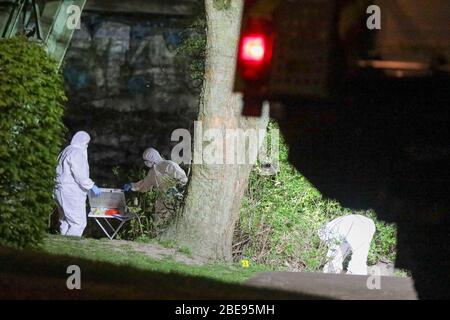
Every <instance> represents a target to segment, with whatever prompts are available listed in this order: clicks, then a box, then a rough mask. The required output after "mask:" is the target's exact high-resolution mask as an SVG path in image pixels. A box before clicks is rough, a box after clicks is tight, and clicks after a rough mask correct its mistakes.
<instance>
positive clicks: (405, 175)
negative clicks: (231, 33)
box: [234, 0, 450, 299]
mask: <svg viewBox="0 0 450 320" xmlns="http://www.w3.org/2000/svg"><path fill="white" fill-rule="evenodd" d="M449 18H450V2H448V1H445V0H429V1H426V2H425V1H421V0H374V1H367V0H266V1H263V0H247V1H245V7H244V13H243V17H242V22H241V33H240V39H239V44H238V52H237V65H236V70H235V85H234V91H235V92H238V93H241V94H242V97H243V105H244V106H243V111H242V113H243V115H244V116H259V115H260V114H261V108H262V104H263V102H264V101H268V102H270V116H271V118H272V119H274V120H275V121H276V122H277V123H278V126H279V128H280V131H281V133H282V135H283V138H284V140H285V142H286V144H287V145H288V147H289V160H290V162H291V163H292V164H293V165H294V166H295V167H296V168H297V169H298V170H299V171H300V172H301V173H302V174H303V175H304V176H305V177H306V178H307V179H308V180H309V181H310V182H311V183H312V184H313V185H314V186H315V187H317V188H318V190H319V191H320V192H321V193H322V194H323V195H324V196H325V197H327V198H331V199H336V200H338V201H339V202H340V203H341V204H342V205H344V206H346V207H350V208H355V209H373V210H374V211H375V212H376V214H377V216H378V217H379V218H381V219H383V220H384V221H386V222H389V223H395V224H396V225H397V257H396V261H395V263H396V267H397V268H403V269H408V270H410V271H411V274H412V276H413V279H414V283H415V287H416V290H417V292H418V295H419V298H421V299H429V298H431V299H434V298H449V297H450V275H449V272H448V271H449V270H450V260H449V254H450V246H449V245H448V243H449V242H450V241H449V240H450V216H449V209H450V197H449V195H448V191H449V190H450V185H449V181H450V170H449V169H450V168H449V164H450V145H449V141H450V139H449V137H450V111H449V106H450V65H449V61H450V41H449V39H450V28H449V24H448V21H449Z"/></svg>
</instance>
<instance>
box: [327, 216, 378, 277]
mask: <svg viewBox="0 0 450 320" xmlns="http://www.w3.org/2000/svg"><path fill="white" fill-rule="evenodd" d="M374 233H375V223H374V222H373V220H372V219H369V218H367V217H364V216H361V215H356V214H350V215H347V216H343V217H339V218H336V219H334V220H332V221H330V222H328V223H327V224H325V225H324V226H322V227H321V228H320V229H319V237H320V239H321V240H322V241H323V242H324V243H326V244H327V246H328V252H327V263H326V264H325V266H324V268H323V272H325V273H341V272H342V269H343V266H342V265H343V262H344V260H345V258H346V257H347V256H348V255H349V254H350V252H351V253H352V258H351V260H350V262H349V264H348V268H347V274H358V275H367V256H368V254H369V249H370V243H371V242H372V238H373V235H374Z"/></svg>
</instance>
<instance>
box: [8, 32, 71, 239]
mask: <svg viewBox="0 0 450 320" xmlns="http://www.w3.org/2000/svg"><path fill="white" fill-rule="evenodd" d="M65 100H66V97H65V93H64V88H63V80H62V75H61V74H60V73H59V72H58V68H57V65H56V63H55V62H53V61H52V60H51V59H50V58H49V57H48V56H47V54H46V53H45V51H44V49H43V48H42V47H41V46H40V45H39V44H37V43H35V42H30V41H28V40H27V39H26V38H24V37H16V38H12V39H3V40H0V114H1V121H0V197H1V198H0V199H1V202H0V244H3V245H9V246H14V247H29V246H35V245H37V244H39V243H40V242H41V240H42V237H43V234H44V232H45V230H46V224H47V218H48V216H49V214H50V213H51V211H52V208H53V205H54V202H53V199H52V190H53V184H54V172H55V164H56V159H57V156H58V153H59V151H60V145H61V142H62V137H63V133H64V126H63V123H62V115H63V106H62V103H63V102H64V101H65Z"/></svg>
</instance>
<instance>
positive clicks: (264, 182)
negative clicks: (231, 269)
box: [234, 124, 396, 271]
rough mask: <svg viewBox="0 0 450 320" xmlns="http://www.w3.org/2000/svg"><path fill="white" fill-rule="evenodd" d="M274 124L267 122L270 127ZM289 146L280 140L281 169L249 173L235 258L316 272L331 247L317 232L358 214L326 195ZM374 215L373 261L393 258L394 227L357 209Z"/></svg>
mask: <svg viewBox="0 0 450 320" xmlns="http://www.w3.org/2000/svg"><path fill="white" fill-rule="evenodd" d="M272 128H274V125H273V124H270V125H269V130H270V129H272ZM287 157H288V150H287V147H286V145H285V144H284V143H283V142H281V143H280V168H279V172H278V173H277V175H276V176H264V175H260V174H259V169H258V167H255V169H254V170H253V171H252V172H251V174H250V178H249V187H248V191H247V193H246V196H245V197H244V200H243V204H242V208H241V215H240V220H239V223H238V228H237V232H236V238H235V245H234V251H235V252H234V253H235V258H236V259H241V258H243V257H245V258H251V259H252V260H253V261H256V262H258V263H266V264H269V265H273V266H274V267H281V266H284V267H288V268H289V269H291V270H302V271H318V270H320V268H321V266H322V265H323V264H324V262H325V254H326V251H327V248H326V246H325V245H324V244H322V243H321V242H320V239H319V237H318V235H317V231H318V229H319V227H320V226H321V225H322V224H324V223H325V222H327V221H330V220H332V219H334V218H336V217H338V216H342V215H345V214H350V213H355V212H353V211H351V210H349V209H345V208H342V207H341V206H340V205H339V204H338V203H337V202H336V201H332V200H327V199H324V198H322V196H321V194H320V193H319V191H318V190H317V189H315V188H314V187H313V186H312V185H311V184H310V183H309V182H308V181H307V179H306V178H305V177H303V176H302V175H301V174H300V173H298V171H296V169H295V168H293V167H292V166H291V165H290V164H289V162H288V160H287ZM357 213H358V214H362V215H366V216H369V217H371V218H373V219H374V220H375V223H376V227H377V232H376V235H375V237H374V240H373V241H372V247H371V250H370V253H369V263H370V264H373V263H376V262H377V261H378V260H380V259H387V260H391V261H392V259H393V257H394V254H395V242H396V238H395V229H394V227H393V226H391V225H386V224H384V223H382V222H381V221H378V220H376V219H375V215H374V214H373V213H372V212H370V211H365V212H357Z"/></svg>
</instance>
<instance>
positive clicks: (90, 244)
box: [41, 235, 273, 283]
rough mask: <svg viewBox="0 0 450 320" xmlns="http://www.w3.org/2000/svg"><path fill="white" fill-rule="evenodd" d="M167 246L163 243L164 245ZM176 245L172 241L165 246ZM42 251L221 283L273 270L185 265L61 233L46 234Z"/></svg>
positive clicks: (214, 264)
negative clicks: (57, 234)
mask: <svg viewBox="0 0 450 320" xmlns="http://www.w3.org/2000/svg"><path fill="white" fill-rule="evenodd" d="M166 245H167V244H166ZM166 247H170V248H176V247H175V245H174V244H171V245H170V246H166ZM41 250H42V251H44V252H46V253H49V254H52V255H68V256H71V257H77V258H83V259H87V260H91V261H98V262H107V263H111V264H114V265H118V266H129V267H133V268H137V269H141V270H147V271H157V272H163V273H167V274H169V273H178V274H181V275H190V276H198V277H205V278H209V279H216V280H220V281H223V282H230V283H241V282H243V281H245V280H247V279H249V278H250V277H251V276H252V275H253V274H254V273H256V272H264V271H273V269H271V268H269V267H267V266H262V265H254V264H250V266H249V267H248V268H243V267H242V266H241V265H240V264H236V263H234V264H225V263H210V264H205V265H187V264H183V263H180V262H177V261H174V260H173V259H171V258H170V257H168V258H165V259H153V258H151V257H149V256H148V255H146V254H145V253H142V252H137V251H134V250H133V249H132V246H131V245H123V244H122V245H121V246H120V247H117V246H111V243H110V241H109V240H95V239H79V238H71V237H62V236H54V235H52V236H49V237H47V238H46V240H45V241H44V244H43V246H42V248H41ZM178 252H180V253H183V254H185V255H186V256H190V254H191V253H190V252H189V250H186V249H185V248H179V249H178Z"/></svg>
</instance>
